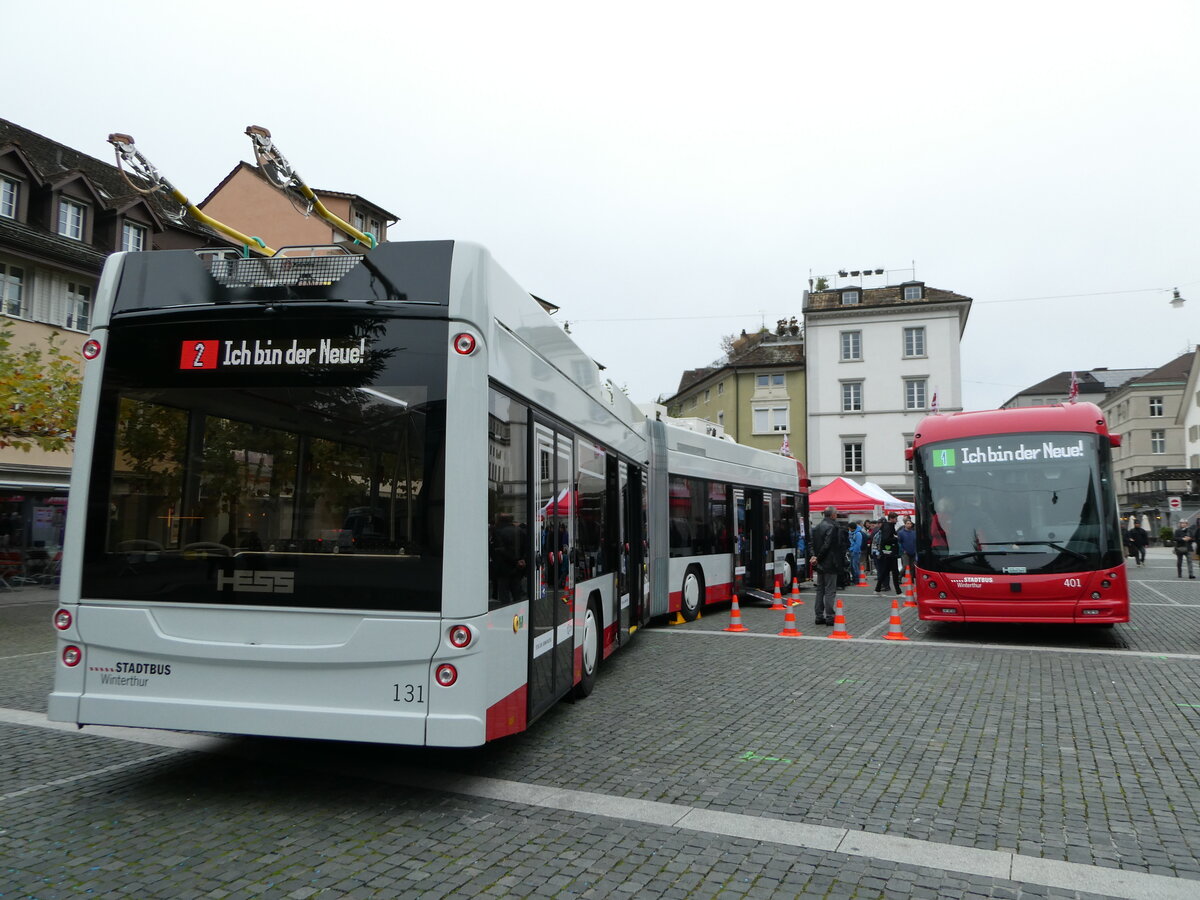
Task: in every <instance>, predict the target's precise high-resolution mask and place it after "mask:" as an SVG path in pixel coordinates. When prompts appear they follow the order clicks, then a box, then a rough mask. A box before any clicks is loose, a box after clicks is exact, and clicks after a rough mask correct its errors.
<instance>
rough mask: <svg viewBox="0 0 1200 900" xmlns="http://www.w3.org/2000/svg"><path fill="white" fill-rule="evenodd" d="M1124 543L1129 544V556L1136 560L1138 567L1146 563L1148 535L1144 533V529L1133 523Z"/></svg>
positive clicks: (1148, 544) (1148, 543)
mask: <svg viewBox="0 0 1200 900" xmlns="http://www.w3.org/2000/svg"><path fill="white" fill-rule="evenodd" d="M1126 541H1127V542H1128V543H1129V553H1130V555H1131V556H1132V557H1133V558H1134V559H1135V560H1137V564H1138V565H1139V566H1140V565H1144V564H1145V562H1146V548H1147V547H1148V546H1150V535H1148V534H1147V533H1146V529H1145V528H1143V527H1142V526H1141V525H1138V524H1137V523H1134V526H1133V527H1132V528H1130V529H1129V535H1128V537H1127V538H1126Z"/></svg>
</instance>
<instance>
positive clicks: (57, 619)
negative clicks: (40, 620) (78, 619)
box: [54, 609, 73, 631]
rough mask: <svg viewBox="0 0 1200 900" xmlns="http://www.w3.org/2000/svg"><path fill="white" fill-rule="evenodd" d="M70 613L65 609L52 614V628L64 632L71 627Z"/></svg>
mask: <svg viewBox="0 0 1200 900" xmlns="http://www.w3.org/2000/svg"><path fill="white" fill-rule="evenodd" d="M72 621H73V620H72V618H71V613H70V612H68V611H67V610H65V609H60V610H58V611H57V612H56V613H55V614H54V627H55V628H57V629H58V630H59V631H66V630H67V629H68V628H70V627H71V622H72Z"/></svg>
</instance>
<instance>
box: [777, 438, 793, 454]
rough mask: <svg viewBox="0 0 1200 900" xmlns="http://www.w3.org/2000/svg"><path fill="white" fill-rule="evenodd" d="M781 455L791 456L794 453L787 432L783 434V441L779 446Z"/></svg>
mask: <svg viewBox="0 0 1200 900" xmlns="http://www.w3.org/2000/svg"><path fill="white" fill-rule="evenodd" d="M779 455H780V456H791V455H792V447H791V444H789V443H788V436H787V435H786V434H785V435H784V436H783V443H782V444H781V445H780V447H779Z"/></svg>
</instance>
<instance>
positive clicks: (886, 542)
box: [809, 506, 917, 625]
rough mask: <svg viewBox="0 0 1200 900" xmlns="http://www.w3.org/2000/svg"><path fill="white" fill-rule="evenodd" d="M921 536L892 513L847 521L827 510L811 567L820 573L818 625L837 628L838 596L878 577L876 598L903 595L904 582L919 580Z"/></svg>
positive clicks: (909, 522)
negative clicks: (888, 593) (889, 593)
mask: <svg viewBox="0 0 1200 900" xmlns="http://www.w3.org/2000/svg"><path fill="white" fill-rule="evenodd" d="M916 561H917V530H916V525H915V523H914V522H913V520H912V517H911V516H904V517H903V519H902V520H901V517H900V516H899V515H898V514H897V513H894V512H889V513H888V514H887V515H884V516H881V517H880V518H879V519H874V520H873V519H864V520H863V521H862V522H859V521H858V520H853V519H852V520H843V519H839V518H838V517H837V508H836V507H833V506H828V507H826V508H825V510H824V511H823V512H822V516H821V521H820V522H819V523H818V524H817V526H816V528H814V529H813V534H812V555H811V556H810V558H809V562H810V564H811V565H812V567H813V570H814V572H815V573H816V584H817V599H816V602H815V613H816V616H815V622H816V624H817V625H832V624H833V616H834V612H833V602H834V593H835V592H836V591H837V590H838V589H840V588H845V587H849V586H852V585H856V584H859V578H860V577H862V578H864V579H865V578H866V577H867V576H868V575H870V574H872V573H874V575H875V593H877V594H882V593H884V592H885V591H888V590H894V591H895V592H896V593H897V594H899V593H900V592H901V590H902V589H901V582H902V579H903V578H904V577H905V575H907V576H908V577H909V578H910V579H911V578H916Z"/></svg>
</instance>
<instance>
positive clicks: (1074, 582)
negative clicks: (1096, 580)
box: [1063, 578, 1083, 588]
mask: <svg viewBox="0 0 1200 900" xmlns="http://www.w3.org/2000/svg"><path fill="white" fill-rule="evenodd" d="M1063 586H1064V587H1073V588H1081V587H1083V579H1082V578H1064V579H1063Z"/></svg>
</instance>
